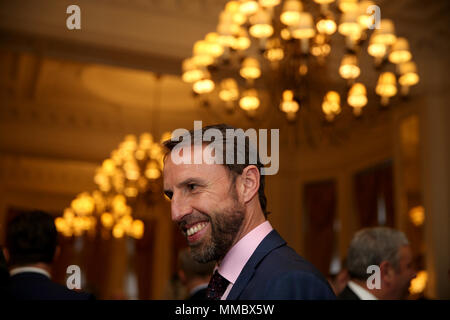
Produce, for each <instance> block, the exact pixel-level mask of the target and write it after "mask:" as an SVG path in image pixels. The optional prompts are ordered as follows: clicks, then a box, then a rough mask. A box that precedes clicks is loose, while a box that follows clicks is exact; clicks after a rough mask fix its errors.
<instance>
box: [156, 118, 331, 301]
mask: <svg viewBox="0 0 450 320" xmlns="http://www.w3.org/2000/svg"><path fill="white" fill-rule="evenodd" d="M210 129H213V130H216V131H215V132H216V133H217V132H220V133H222V137H223V138H225V137H226V130H227V129H231V130H233V132H234V128H232V127H230V126H227V125H215V126H209V127H204V128H203V129H202V130H198V131H197V134H195V135H194V131H190V132H188V131H187V130H186V131H185V132H184V134H183V135H182V137H181V138H180V140H179V141H181V144H180V145H178V147H177V144H178V142H177V141H167V142H166V143H165V147H166V148H167V149H168V150H169V151H168V153H167V154H166V157H165V161H164V190H165V194H166V195H167V196H168V197H169V198H170V199H171V211H172V220H173V221H174V222H175V223H177V224H178V226H179V227H180V229H181V231H182V232H183V233H184V235H185V236H186V239H187V242H188V245H189V246H190V248H191V253H192V256H193V257H194V258H195V259H196V260H197V261H199V262H209V261H216V262H217V265H216V270H215V272H214V274H213V276H212V278H211V281H210V283H209V286H208V290H207V291H208V292H207V297H208V298H209V299H222V300H223V299H228V300H236V299H334V298H335V296H334V294H333V291H332V290H331V288H330V286H329V285H328V283H327V281H326V280H325V278H324V277H323V276H322V275H321V274H320V273H319V271H318V270H317V269H316V268H315V267H314V266H313V265H312V264H310V263H309V262H307V261H306V260H305V259H303V258H302V257H300V256H299V255H298V254H297V253H296V252H295V251H294V250H293V249H292V248H290V247H288V246H287V245H286V241H284V240H283V238H282V237H281V236H280V235H279V234H278V232H277V231H275V230H274V229H273V228H272V226H271V224H270V222H269V221H268V220H267V217H266V216H267V212H266V196H265V194H264V175H262V174H261V171H260V170H261V168H262V167H263V165H262V164H261V162H260V160H259V157H258V156H257V157H256V158H257V163H250V161H251V160H252V157H251V156H250V154H252V155H254V154H255V153H256V148H255V146H252V145H250V142H249V139H248V137H245V136H244V135H243V134H242V135H240V134H239V133H238V132H236V133H237V135H240V136H241V137H240V138H238V139H219V138H218V140H217V141H215V144H216V145H220V146H223V152H224V153H223V156H224V157H223V163H226V162H230V161H225V159H226V152H228V153H229V155H230V154H231V153H230V151H233V150H234V159H233V160H234V161H232V162H233V163H232V164H216V163H213V164H208V163H211V162H213V157H214V155H213V154H211V152H210V150H209V149H208V144H209V142H206V143H204V144H203V145H202V146H200V149H199V148H194V147H192V148H191V146H192V143H194V137H195V136H197V135H198V134H200V135H203V134H204V133H205V132H208V133H212V132H213V131H211V130H210ZM200 131H201V132H200ZM229 132H230V131H229ZM241 133H243V132H241ZM272 143H275V142H274V141H272ZM182 146H187V148H186V149H185V150H183V151H180V150H178V148H179V147H182ZM241 150H242V151H244V152H245V157H244V159H245V163H243V164H239V162H238V161H237V159H238V152H240V151H241ZM203 151H205V152H203ZM185 152H186V153H188V154H184V153H185ZM216 152H218V153H221V151H218V150H216ZM176 155H179V156H181V157H183V155H184V156H192V157H191V160H192V161H191V163H192V164H186V163H184V164H183V163H181V164H180V163H179V162H177V161H176V158H174V157H175V156H176ZM256 155H257V153H256ZM272 156H275V155H272ZM196 157H199V158H200V159H202V163H201V164H194V161H193V159H195V158H196ZM174 159H175V161H174ZM253 162H254V161H253Z"/></svg>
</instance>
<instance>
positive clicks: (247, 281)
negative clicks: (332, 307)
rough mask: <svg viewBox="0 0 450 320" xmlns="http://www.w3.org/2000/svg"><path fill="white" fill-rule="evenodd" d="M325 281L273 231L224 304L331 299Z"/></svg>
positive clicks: (260, 246)
mask: <svg viewBox="0 0 450 320" xmlns="http://www.w3.org/2000/svg"><path fill="white" fill-rule="evenodd" d="M335 298H336V296H335V295H334V293H333V290H332V289H331V287H330V285H329V284H328V282H327V280H326V279H325V278H324V277H323V276H322V275H321V273H320V272H319V271H318V270H317V269H316V268H315V267H314V266H313V265H312V264H311V263H309V262H308V261H306V260H305V259H304V258H302V257H300V256H299V255H298V254H297V253H296V252H295V251H294V250H293V249H292V248H290V247H288V246H287V245H286V241H284V240H283V238H281V236H280V235H279V234H278V232H276V231H275V230H272V231H271V232H270V233H269V234H268V235H267V236H266V237H265V238H264V239H263V241H262V242H261V243H260V244H259V246H258V247H257V248H256V250H255V252H254V253H253V255H252V256H251V257H250V259H249V260H248V261H247V264H246V265H245V266H244V269H242V271H241V273H240V274H239V277H238V278H237V280H236V282H235V283H234V285H233V287H232V288H231V291H230V293H229V294H228V296H227V300H328V299H335Z"/></svg>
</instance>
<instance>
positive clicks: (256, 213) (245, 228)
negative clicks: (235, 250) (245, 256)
mask: <svg viewBox="0 0 450 320" xmlns="http://www.w3.org/2000/svg"><path fill="white" fill-rule="evenodd" d="M265 221H266V218H265V217H264V214H263V212H262V210H261V208H260V207H257V208H248V211H247V212H246V214H245V218H244V221H243V222H242V226H241V230H240V231H239V233H238V234H237V235H236V237H235V239H234V241H233V244H232V245H231V247H233V246H234V245H235V244H236V243H237V242H239V240H241V239H242V238H243V237H245V236H246V235H247V234H248V233H249V232H250V231H252V230H253V229H255V228H256V227H257V226H259V225H260V224H261V223H264V222H265Z"/></svg>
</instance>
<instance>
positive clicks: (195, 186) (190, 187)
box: [187, 183, 197, 191]
mask: <svg viewBox="0 0 450 320" xmlns="http://www.w3.org/2000/svg"><path fill="white" fill-rule="evenodd" d="M187 187H188V189H189V190H190V191H194V190H195V188H197V185H196V184H193V183H189V184H188V185H187Z"/></svg>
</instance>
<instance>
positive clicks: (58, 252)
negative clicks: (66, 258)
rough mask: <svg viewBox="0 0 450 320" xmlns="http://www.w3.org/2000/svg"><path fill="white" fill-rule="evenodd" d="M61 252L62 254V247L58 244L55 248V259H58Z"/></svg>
mask: <svg viewBox="0 0 450 320" xmlns="http://www.w3.org/2000/svg"><path fill="white" fill-rule="evenodd" d="M60 254H61V247H60V246H59V245H57V246H56V248H55V254H54V255H53V261H55V260H57V259H58V258H59V255H60Z"/></svg>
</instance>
